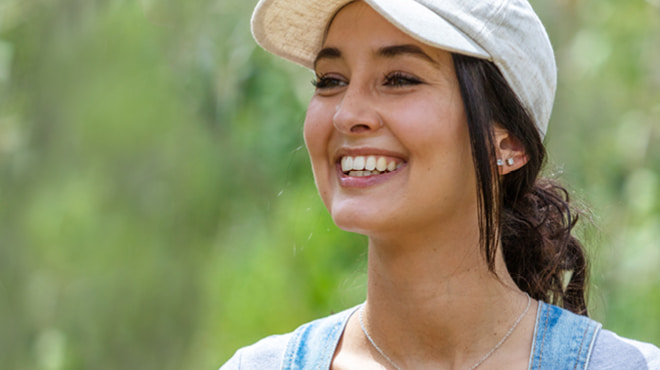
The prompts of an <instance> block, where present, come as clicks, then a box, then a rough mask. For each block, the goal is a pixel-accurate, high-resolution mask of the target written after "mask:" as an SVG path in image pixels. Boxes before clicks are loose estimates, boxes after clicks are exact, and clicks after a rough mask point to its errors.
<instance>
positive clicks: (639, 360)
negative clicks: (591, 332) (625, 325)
mask: <svg viewBox="0 0 660 370" xmlns="http://www.w3.org/2000/svg"><path fill="white" fill-rule="evenodd" d="M589 369H590V370H608V369H611V370H615V369H648V370H659V369H660V349H658V347H656V346H654V345H653V344H650V343H644V342H639V341H636V340H632V339H628V338H623V337H620V336H618V335H616V334H615V333H613V332H611V331H609V330H601V331H600V332H599V333H598V337H597V338H596V342H595V343H594V347H593V350H592V353H591V361H589Z"/></svg>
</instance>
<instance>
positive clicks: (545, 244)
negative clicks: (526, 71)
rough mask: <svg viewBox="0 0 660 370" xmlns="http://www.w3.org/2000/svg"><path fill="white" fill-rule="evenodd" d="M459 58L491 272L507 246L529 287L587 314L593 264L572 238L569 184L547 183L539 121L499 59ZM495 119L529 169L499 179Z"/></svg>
mask: <svg viewBox="0 0 660 370" xmlns="http://www.w3.org/2000/svg"><path fill="white" fill-rule="evenodd" d="M453 58H454V66H455V69H456V76H457V78H458V82H459V86H460V89H461V96H462V98H463V104H464V106H465V112H466V116H467V122H468V128H469V132H470V140H471V147H472V156H473V160H474V166H475V173H476V178H477V189H478V190H477V199H478V202H479V228H480V243H481V247H482V252H483V254H484V256H485V258H486V261H487V263H488V267H489V269H490V270H491V271H492V272H494V269H495V256H496V252H497V247H498V245H500V246H501V248H502V254H503V257H504V261H505V263H506V266H507V269H508V271H509V273H510V275H511V277H512V278H513V280H514V281H515V283H516V284H517V285H518V287H519V288H520V289H521V290H523V291H524V292H527V293H528V294H529V295H530V296H531V297H532V298H534V299H538V300H541V301H545V302H547V303H551V304H555V305H558V306H561V307H563V308H565V309H568V310H570V311H572V312H575V313H577V314H581V315H586V314H587V307H586V300H585V289H586V284H587V278H588V268H587V266H588V264H587V259H586V256H585V252H584V248H583V247H582V245H581V243H580V242H579V241H578V240H577V239H576V238H575V237H574V236H573V235H572V233H571V232H572V230H573V228H574V227H575V225H576V223H577V221H578V219H579V215H578V212H577V211H576V210H574V209H572V208H571V206H570V202H569V196H568V192H567V191H566V190H565V189H564V188H563V187H561V186H560V185H559V184H557V183H556V182H554V181H552V180H549V179H544V178H539V173H540V170H541V168H542V166H543V164H544V162H545V156H546V153H545V147H544V146H543V143H542V140H541V137H540V135H539V133H538V131H537V129H536V126H535V125H534V122H533V120H532V118H531V116H530V115H529V114H528V113H527V111H526V110H525V108H524V107H523V106H522V104H521V103H520V101H519V99H518V98H517V96H516V95H515V93H514V92H513V91H512V90H511V88H510V87H509V85H508V84H507V82H506V80H505V79H504V77H502V75H501V73H500V72H499V70H498V69H497V67H496V66H495V65H494V64H493V63H492V62H488V61H485V60H481V59H477V58H473V57H469V56H464V55H458V54H454V55H453ZM495 122H497V123H498V124H500V125H501V126H502V127H504V128H505V129H506V130H507V131H508V132H509V133H510V134H511V135H513V136H514V137H516V138H517V139H518V140H519V141H520V142H521V143H522V144H523V146H524V148H525V155H526V157H527V163H526V164H525V165H524V166H523V167H522V168H520V169H518V170H516V171H513V172H511V173H509V174H507V175H505V176H502V177H501V178H500V179H499V180H498V178H499V177H498V176H497V172H496V168H497V167H496V164H495V160H496V158H495V149H494V148H495V144H494V137H493V124H494V123H495ZM500 242H501V244H500Z"/></svg>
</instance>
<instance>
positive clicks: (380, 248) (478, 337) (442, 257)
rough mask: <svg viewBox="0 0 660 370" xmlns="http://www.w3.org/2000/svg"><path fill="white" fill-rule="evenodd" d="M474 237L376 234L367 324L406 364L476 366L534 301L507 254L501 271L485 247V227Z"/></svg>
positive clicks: (372, 240) (499, 259) (371, 249)
mask: <svg viewBox="0 0 660 370" xmlns="http://www.w3.org/2000/svg"><path fill="white" fill-rule="evenodd" d="M457 234H458V233H454V234H451V235H457ZM417 235H419V234H417ZM446 235H447V234H446ZM466 235H470V234H469V233H463V234H460V237H457V236H451V237H445V238H438V236H437V235H436V236H434V237H433V238H423V239H422V238H420V237H419V236H414V237H411V238H408V239H407V240H405V241H401V240H399V241H398V242H392V241H391V240H387V241H386V240H383V239H377V238H370V242H369V266H368V274H369V282H368V294H367V304H366V306H365V322H366V325H367V327H368V328H369V330H370V332H371V334H372V336H373V337H374V338H375V339H376V341H377V342H379V345H380V346H381V347H382V348H383V350H385V351H386V352H388V353H389V355H390V357H392V358H393V359H399V360H400V361H399V364H400V365H402V366H403V365H404V364H405V365H406V366H403V367H404V368H418V367H424V366H427V365H428V364H430V363H433V364H435V365H436V366H437V365H438V364H440V363H444V365H443V367H445V368H452V367H455V366H459V367H463V368H465V365H467V367H468V368H469V366H470V365H471V363H472V364H473V363H475V362H476V361H477V360H478V359H479V358H481V356H483V355H484V354H485V353H487V352H488V351H489V350H490V349H492V348H493V346H494V345H495V344H496V343H497V341H498V340H499V338H501V337H502V336H504V335H505V333H506V332H507V331H508V330H509V328H510V327H511V325H512V324H513V323H514V322H515V319H516V318H517V317H518V316H519V315H520V314H521V313H522V312H523V310H524V308H525V306H526V304H527V297H525V295H524V293H522V292H521V291H520V290H519V289H518V288H517V287H516V286H515V283H514V282H513V281H512V279H511V277H510V276H509V274H508V272H507V270H506V266H505V264H504V260H503V258H502V256H501V253H498V255H497V257H496V261H495V262H496V263H495V272H496V274H497V275H496V274H494V273H493V272H491V271H489V270H488V266H487V264H486V261H485V259H484V257H483V255H482V254H481V252H480V248H479V238H478V233H476V232H475V233H473V235H472V237H469V236H468V237H466ZM427 240H433V241H434V244H433V245H429V244H427V243H426V242H425V241H427ZM411 361H419V362H411Z"/></svg>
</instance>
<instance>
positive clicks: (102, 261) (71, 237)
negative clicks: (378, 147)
mask: <svg viewBox="0 0 660 370" xmlns="http://www.w3.org/2000/svg"><path fill="white" fill-rule="evenodd" d="M255 2H256V1H254V0H253V1H243V0H220V1H211V0H195V1H193V0H189V1H175V0H141V1H139V2H135V1H129V0H49V1H45V0H0V217H1V218H0V359H2V360H1V361H2V365H1V366H2V368H3V369H49V370H56V369H120V368H121V369H138V368H139V369H196V368H206V369H209V368H210V369H212V368H217V367H218V366H219V365H220V364H221V363H222V362H224V360H226V359H227V358H228V357H229V356H230V355H231V354H232V353H233V352H234V351H235V350H236V349H237V348H238V347H240V346H242V345H245V344H248V343H250V342H253V341H255V340H257V339H258V338H260V337H263V336H265V335H267V334H271V333H277V332H286V331H289V330H291V329H293V328H294V327H295V326H297V325H298V324H300V323H302V322H305V321H308V320H311V319H313V318H316V317H319V316H323V315H326V314H328V313H330V312H332V311H338V310H341V309H343V308H345V307H348V306H350V305H353V304H356V303H358V302H360V301H361V300H362V299H363V296H364V290H365V276H364V263H365V261H364V259H365V248H364V246H365V240H364V238H363V237H361V236H356V235H352V234H348V233H344V232H341V231H339V230H337V228H336V227H334V226H333V224H332V221H331V220H330V218H329V216H328V215H327V213H326V212H325V210H324V208H323V206H322V204H321V202H320V200H319V199H318V196H317V195H316V191H315V188H314V184H313V179H312V177H311V171H310V170H309V163H308V159H307V154H306V152H305V150H304V148H303V142H302V135H301V127H302V122H303V120H304V109H305V104H306V101H307V99H308V98H309V96H310V94H311V90H312V89H311V85H309V84H308V80H309V79H311V77H312V75H311V74H310V73H309V72H307V71H305V70H303V69H302V68H299V67H296V66H292V65H289V64H288V63H286V62H283V61H281V60H277V58H275V57H272V56H270V55H267V54H266V53H265V52H263V51H262V50H260V49H258V48H257V47H256V46H255V44H254V42H253V40H252V38H251V36H250V33H249V15H250V12H251V10H252V7H253V6H254V4H255ZM533 4H534V5H535V6H537V10H538V11H539V13H540V15H541V18H542V19H543V20H544V22H545V23H546V25H547V27H548V31H549V33H550V36H551V39H552V40H553V43H554V45H555V48H556V53H557V59H558V63H559V73H560V81H559V84H560V86H559V92H558V95H557V101H556V104H555V110H554V115H553V119H552V122H551V125H550V130H549V134H548V138H547V140H546V143H547V145H548V148H549V152H550V155H551V161H550V163H549V167H548V171H549V172H552V173H560V178H561V179H563V181H564V182H566V183H568V184H570V185H571V187H572V188H573V189H574V190H575V195H576V197H577V198H579V199H584V200H585V201H586V203H588V204H590V205H591V206H592V207H593V209H594V211H593V213H594V214H595V215H597V218H595V221H594V223H595V224H596V227H594V228H592V229H587V230H586V232H585V234H587V236H588V237H589V242H588V244H589V246H590V250H591V254H592V257H593V267H594V271H593V283H594V285H593V288H592V290H591V292H592V299H591V307H592V311H593V312H594V315H595V317H596V318H597V319H600V320H602V321H603V322H604V323H605V326H606V327H607V328H610V329H613V330H615V331H617V332H619V333H620V334H621V335H625V336H630V337H634V338H637V339H642V340H646V341H651V342H654V343H656V344H658V343H660V331H659V330H658V328H660V272H659V270H658V268H657V265H658V262H660V191H659V189H660V145H658V143H659V142H660V48H659V47H658V43H659V42H660V36H659V35H660V2H658V1H657V0H647V1H644V0H628V1H617V0H558V1H554V2H542V1H540V0H537V1H533Z"/></svg>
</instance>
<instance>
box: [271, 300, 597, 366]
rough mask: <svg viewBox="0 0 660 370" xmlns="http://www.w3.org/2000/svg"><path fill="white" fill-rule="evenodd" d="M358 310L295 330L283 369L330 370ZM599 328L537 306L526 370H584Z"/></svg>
mask: <svg viewBox="0 0 660 370" xmlns="http://www.w3.org/2000/svg"><path fill="white" fill-rule="evenodd" d="M358 307H359V306H358ZM358 307H355V308H352V309H349V310H346V311H343V312H340V313H338V314H335V315H333V316H330V317H327V318H324V319H320V320H316V321H313V322H310V323H308V324H305V325H303V326H301V327H299V328H298V329H296V330H295V331H294V332H293V333H292V337H291V339H290V340H289V343H288V345H287V348H286V351H285V352H284V359H283V363H282V369H284V370H294V369H319V370H325V369H329V368H330V364H331V362H332V358H333V356H334V353H335V349H336V347H337V343H338V342H339V339H340V337H341V335H342V333H343V331H344V327H345V326H346V322H347V321H348V318H349V317H350V316H351V315H352V314H353V312H355V310H356V309H357V308H358ZM600 328H601V324H600V323H598V322H596V321H594V320H591V319H589V318H588V317H585V316H580V315H576V314H574V313H572V312H570V311H567V310H564V309H561V308H559V307H557V306H553V305H549V304H546V303H543V302H539V308H538V313H537V316H536V326H535V328H534V342H533V344H532V352H531V354H530V361H529V369H530V370H557V369H575V370H586V369H587V366H588V365H589V357H590V355H591V350H592V348H593V345H594V342H595V339H596V337H597V334H598V331H599V330H600Z"/></svg>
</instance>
